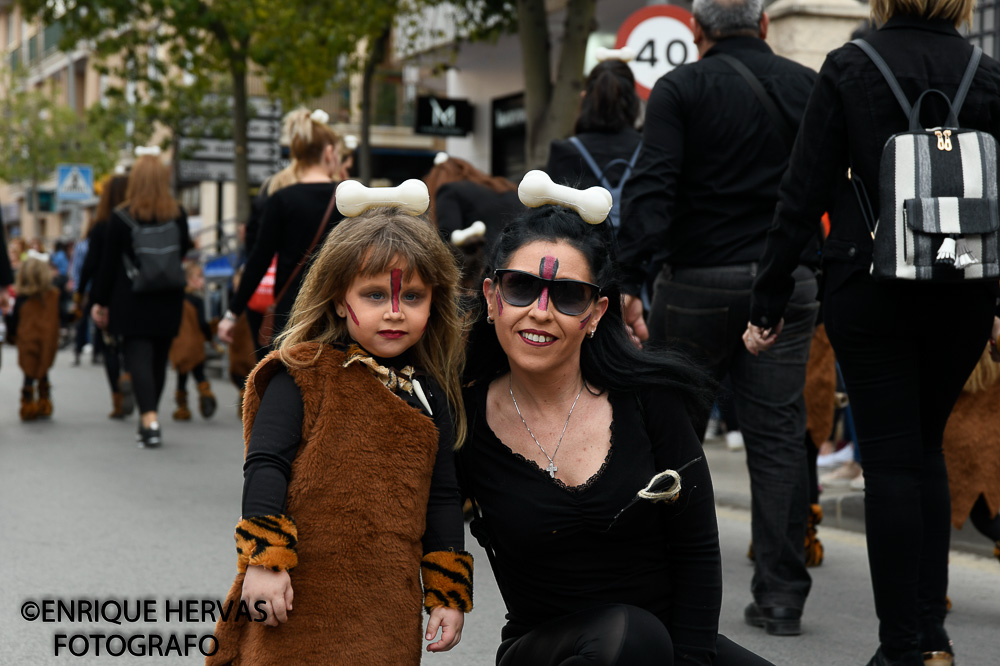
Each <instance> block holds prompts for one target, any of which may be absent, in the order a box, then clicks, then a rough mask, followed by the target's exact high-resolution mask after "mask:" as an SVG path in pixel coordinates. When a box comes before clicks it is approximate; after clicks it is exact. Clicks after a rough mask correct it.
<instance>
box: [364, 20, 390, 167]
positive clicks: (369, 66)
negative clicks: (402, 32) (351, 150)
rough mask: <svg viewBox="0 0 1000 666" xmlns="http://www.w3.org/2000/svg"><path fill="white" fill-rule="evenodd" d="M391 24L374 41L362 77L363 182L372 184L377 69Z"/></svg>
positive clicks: (387, 39) (383, 52)
mask: <svg viewBox="0 0 1000 666" xmlns="http://www.w3.org/2000/svg"><path fill="white" fill-rule="evenodd" d="M390 30H391V26H389V27H386V28H384V29H383V30H382V32H381V33H380V34H379V36H378V37H376V38H375V41H374V42H373V43H372V46H371V50H370V51H369V53H368V60H367V61H366V62H365V69H364V74H363V77H362V79H361V146H360V148H361V172H360V174H358V175H359V176H360V177H361V182H362V183H364V184H365V185H370V184H371V182H372V176H373V173H372V142H371V134H372V105H373V103H374V91H373V90H372V87H373V86H374V84H375V69H376V68H377V67H378V65H379V63H381V62H382V59H383V57H384V55H385V47H386V45H387V44H388V41H389V31H390Z"/></svg>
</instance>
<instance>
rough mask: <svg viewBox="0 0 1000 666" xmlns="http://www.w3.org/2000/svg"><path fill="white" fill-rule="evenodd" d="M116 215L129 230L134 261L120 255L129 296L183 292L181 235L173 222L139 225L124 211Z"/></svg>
mask: <svg viewBox="0 0 1000 666" xmlns="http://www.w3.org/2000/svg"><path fill="white" fill-rule="evenodd" d="M117 213H118V215H119V216H121V219H122V221H123V222H125V224H127V225H128V226H129V228H130V229H131V230H132V250H133V252H134V254H135V261H134V262H133V261H132V259H131V258H130V257H129V256H128V254H124V255H122V261H123V262H124V264H125V274H126V275H128V278H129V279H130V280H131V281H132V292H133V293H135V294H149V293H154V292H159V291H176V290H178V289H184V287H186V286H187V277H186V276H185V274H184V265H183V264H182V263H181V262H182V260H183V257H182V256H181V231H180V229H178V228H177V225H176V224H175V223H174V221H173V220H168V221H167V222H163V223H162V224H139V223H138V222H136V221H135V220H134V219H132V216H131V215H129V213H128V210H126V209H125V208H120V209H118V211H117Z"/></svg>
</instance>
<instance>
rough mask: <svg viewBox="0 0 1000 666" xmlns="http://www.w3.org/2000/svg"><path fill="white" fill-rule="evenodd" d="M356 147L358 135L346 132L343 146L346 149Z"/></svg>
mask: <svg viewBox="0 0 1000 666" xmlns="http://www.w3.org/2000/svg"><path fill="white" fill-rule="evenodd" d="M357 147H358V137H356V136H354V135H353V134H348V135H347V136H345V137H344V148H347V149H348V150H354V149H355V148H357Z"/></svg>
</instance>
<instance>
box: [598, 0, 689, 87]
mask: <svg viewBox="0 0 1000 666" xmlns="http://www.w3.org/2000/svg"><path fill="white" fill-rule="evenodd" d="M693 20H694V17H693V16H692V15H691V12H688V11H685V10H683V9H681V8H680V7H675V6H673V5H652V6H650V7H643V8H642V9H640V10H638V11H636V12H635V13H633V14H632V15H630V16H629V17H628V18H627V19H625V22H624V23H622V27H621V28H619V29H618V39H617V41H616V42H615V48H616V49H620V48H622V47H625V46H627V47H629V48H630V49H632V51H633V52H634V53H635V54H636V56H635V60H633V61H632V62H630V63H629V64H628V65H629V67H630V68H631V69H632V75H633V76H635V89H636V92H637V93H638V94H639V97H641V98H642V99H649V93H650V91H651V90H652V89H653V85H654V84H655V83H656V81H657V79H659V78H660V77H661V76H663V75H664V74H666V73H667V72H669V71H671V70H673V69H674V68H676V67H679V66H681V65H684V64H686V63H690V62H695V61H696V60H697V59H698V48H697V47H696V46H695V44H694V31H693V29H692V27H691V26H692V21H693Z"/></svg>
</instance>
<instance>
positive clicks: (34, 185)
mask: <svg viewBox="0 0 1000 666" xmlns="http://www.w3.org/2000/svg"><path fill="white" fill-rule="evenodd" d="M31 210H32V217H33V218H34V221H35V237H36V238H41V239H44V238H45V228H44V225H43V224H42V211H41V197H39V196H38V173H37V172H36V171H35V170H32V172H31Z"/></svg>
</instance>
